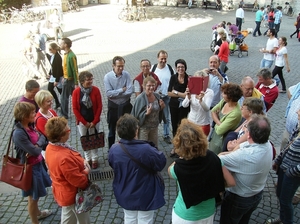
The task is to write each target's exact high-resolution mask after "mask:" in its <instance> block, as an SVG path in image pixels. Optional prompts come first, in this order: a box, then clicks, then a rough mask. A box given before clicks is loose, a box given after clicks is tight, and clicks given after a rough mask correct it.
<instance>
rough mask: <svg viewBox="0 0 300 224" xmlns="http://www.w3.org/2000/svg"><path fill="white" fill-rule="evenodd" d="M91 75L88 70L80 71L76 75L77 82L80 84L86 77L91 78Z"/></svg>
mask: <svg viewBox="0 0 300 224" xmlns="http://www.w3.org/2000/svg"><path fill="white" fill-rule="evenodd" d="M91 77H93V74H92V73H90V72H89V71H82V72H80V73H79V76H78V79H79V83H80V84H82V83H84V81H85V80H86V79H87V78H91Z"/></svg>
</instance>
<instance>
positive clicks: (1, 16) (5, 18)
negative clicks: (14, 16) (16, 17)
mask: <svg viewBox="0 0 300 224" xmlns="http://www.w3.org/2000/svg"><path fill="white" fill-rule="evenodd" d="M10 17H11V12H7V11H5V10H3V9H2V10H1V13H0V24H4V23H7V22H10Z"/></svg>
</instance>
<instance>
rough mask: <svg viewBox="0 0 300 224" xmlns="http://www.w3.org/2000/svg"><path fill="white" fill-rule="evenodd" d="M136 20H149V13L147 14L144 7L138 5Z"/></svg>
mask: <svg viewBox="0 0 300 224" xmlns="http://www.w3.org/2000/svg"><path fill="white" fill-rule="evenodd" d="M136 14H137V15H136V20H138V21H141V20H147V12H146V7H145V6H143V5H138V6H137V12H136Z"/></svg>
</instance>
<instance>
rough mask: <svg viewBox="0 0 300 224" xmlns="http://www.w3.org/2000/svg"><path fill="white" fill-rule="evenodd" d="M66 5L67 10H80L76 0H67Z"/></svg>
mask: <svg viewBox="0 0 300 224" xmlns="http://www.w3.org/2000/svg"><path fill="white" fill-rule="evenodd" d="M67 7H68V10H69V11H71V12H74V11H76V12H79V11H80V8H79V6H78V4H77V0H74V1H68V2H67Z"/></svg>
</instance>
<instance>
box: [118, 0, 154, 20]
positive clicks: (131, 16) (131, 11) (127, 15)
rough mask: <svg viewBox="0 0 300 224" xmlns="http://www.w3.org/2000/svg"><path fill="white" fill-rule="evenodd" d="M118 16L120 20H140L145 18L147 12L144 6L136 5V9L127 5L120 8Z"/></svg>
mask: <svg viewBox="0 0 300 224" xmlns="http://www.w3.org/2000/svg"><path fill="white" fill-rule="evenodd" d="M118 18H119V19H120V20H122V21H124V22H125V21H134V20H137V21H141V20H147V19H148V17H147V12H146V7H145V6H143V5H142V4H141V5H138V6H137V7H136V9H135V8H134V7H132V6H129V5H127V6H126V7H124V8H123V9H122V11H121V12H120V13H119V15H118Z"/></svg>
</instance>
